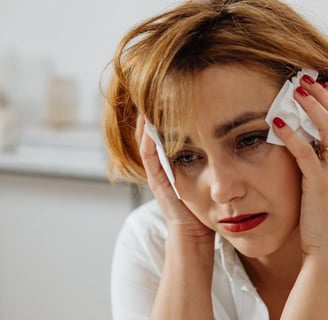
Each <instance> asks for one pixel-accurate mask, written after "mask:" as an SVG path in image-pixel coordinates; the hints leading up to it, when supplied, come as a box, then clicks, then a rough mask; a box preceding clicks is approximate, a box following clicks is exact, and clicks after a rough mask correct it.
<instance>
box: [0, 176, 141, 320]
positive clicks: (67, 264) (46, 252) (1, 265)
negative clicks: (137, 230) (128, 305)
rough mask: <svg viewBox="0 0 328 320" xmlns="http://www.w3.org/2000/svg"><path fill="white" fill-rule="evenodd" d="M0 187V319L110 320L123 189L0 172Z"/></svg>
mask: <svg viewBox="0 0 328 320" xmlns="http://www.w3.org/2000/svg"><path fill="white" fill-rule="evenodd" d="M0 190H1V191H0V261H1V262H0V319H1V320H59V319H60V320H73V319H78V320H95V319H97V320H105V319H108V320H110V319H111V309H110V296H109V290H110V270H111V258H112V253H113V246H114V242H115V239H116V236H117V234H118V231H119V229H120V227H121V225H122V222H123V220H124V219H125V217H126V216H127V215H128V213H129V212H130V210H131V206H132V202H131V194H130V189H129V187H128V186H127V185H115V186H113V185H109V184H108V183H106V182H92V181H85V180H68V179H58V178H47V177H37V176H19V175H12V174H4V173H0ZM145 200H146V198H145Z"/></svg>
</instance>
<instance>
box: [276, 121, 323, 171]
mask: <svg viewBox="0 0 328 320" xmlns="http://www.w3.org/2000/svg"><path fill="white" fill-rule="evenodd" d="M273 124H274V126H273V129H274V131H275V133H276V135H277V136H278V137H279V138H280V139H281V140H282V141H283V142H284V144H285V145H286V148H287V149H288V150H289V152H290V153H291V154H292V155H293V156H294V157H295V158H296V161H297V163H298V166H299V168H300V170H301V171H302V173H303V175H304V176H305V177H310V176H313V175H316V174H320V172H321V170H320V169H322V166H321V163H320V160H319V159H318V157H317V155H316V153H315V151H314V150H313V148H312V146H311V144H309V143H308V142H307V141H305V140H304V139H303V138H302V137H301V136H299V135H298V134H297V133H296V132H295V131H293V130H292V129H291V128H290V127H288V125H286V123H285V122H284V121H283V120H282V119H281V118H278V117H276V118H274V119H273Z"/></svg>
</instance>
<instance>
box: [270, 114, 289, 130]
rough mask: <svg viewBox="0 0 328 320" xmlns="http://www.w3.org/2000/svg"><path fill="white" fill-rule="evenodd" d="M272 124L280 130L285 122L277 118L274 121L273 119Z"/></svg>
mask: <svg viewBox="0 0 328 320" xmlns="http://www.w3.org/2000/svg"><path fill="white" fill-rule="evenodd" d="M273 124H274V125H275V126H276V127H277V128H279V129H280V128H282V127H284V126H285V125H286V123H285V121H284V120H282V119H281V118H279V117H275V118H274V119H273Z"/></svg>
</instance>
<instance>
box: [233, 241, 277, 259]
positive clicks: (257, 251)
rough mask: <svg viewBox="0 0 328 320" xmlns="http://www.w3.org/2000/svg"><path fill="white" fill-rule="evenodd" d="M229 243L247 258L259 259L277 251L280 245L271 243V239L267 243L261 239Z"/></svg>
mask: <svg viewBox="0 0 328 320" xmlns="http://www.w3.org/2000/svg"><path fill="white" fill-rule="evenodd" d="M228 241H229V240H228ZM230 243H231V244H232V246H233V247H234V248H235V249H236V250H237V251H238V252H239V253H240V254H242V255H243V256H245V257H247V258H253V259H260V258H263V257H267V256H270V255H272V254H274V253H275V252H277V251H278V250H279V248H280V247H281V244H280V243H273V242H272V241H269V243H265V242H263V241H261V242H259V241H255V242H253V241H247V240H241V241H238V242H236V241H232V242H230Z"/></svg>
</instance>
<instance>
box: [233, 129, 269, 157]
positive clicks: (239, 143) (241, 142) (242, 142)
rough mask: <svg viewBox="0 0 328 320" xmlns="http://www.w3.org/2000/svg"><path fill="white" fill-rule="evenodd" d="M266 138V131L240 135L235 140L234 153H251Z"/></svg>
mask: <svg viewBox="0 0 328 320" xmlns="http://www.w3.org/2000/svg"><path fill="white" fill-rule="evenodd" d="M267 136H268V130H260V131H254V132H250V133H246V134H243V135H240V136H238V137H237V138H236V143H235V150H236V152H248V151H253V150H255V149H256V148H257V147H259V146H260V145H261V144H262V143H263V142H266V139H267ZM249 142H251V144H249Z"/></svg>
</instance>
